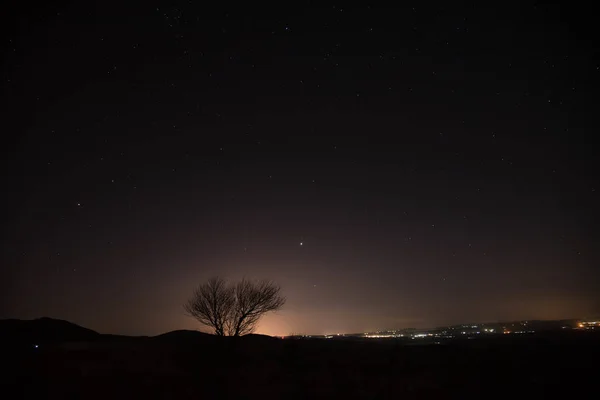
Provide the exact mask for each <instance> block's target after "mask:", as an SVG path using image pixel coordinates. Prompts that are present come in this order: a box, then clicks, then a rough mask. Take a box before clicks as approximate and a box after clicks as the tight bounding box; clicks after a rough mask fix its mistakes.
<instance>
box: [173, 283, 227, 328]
mask: <svg viewBox="0 0 600 400" xmlns="http://www.w3.org/2000/svg"><path fill="white" fill-rule="evenodd" d="M233 306H234V296H233V288H232V287H229V286H228V285H227V283H226V282H225V281H224V280H223V279H221V278H218V277H215V278H211V279H209V280H208V282H206V283H204V284H202V285H200V286H198V288H197V289H196V290H195V291H194V294H193V296H192V297H191V298H190V299H189V300H188V301H187V303H185V304H184V306H183V308H184V309H185V311H187V313H188V314H189V315H190V316H192V317H194V318H196V319H197V320H198V321H199V322H200V323H201V324H203V325H206V326H210V327H211V328H213V329H214V330H215V334H216V335H219V336H224V335H225V326H226V324H227V321H228V319H229V318H230V316H231V315H232V313H233V311H234V310H233Z"/></svg>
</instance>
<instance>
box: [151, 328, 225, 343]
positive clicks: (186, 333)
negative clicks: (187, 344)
mask: <svg viewBox="0 0 600 400" xmlns="http://www.w3.org/2000/svg"><path fill="white" fill-rule="evenodd" d="M214 337H215V336H214V335H211V334H209V333H204V332H200V331H192V330H186V329H180V330H176V331H171V332H166V333H163V334H160V335H157V336H153V337H152V339H155V340H163V341H169V340H173V341H189V340H206V339H207V338H214Z"/></svg>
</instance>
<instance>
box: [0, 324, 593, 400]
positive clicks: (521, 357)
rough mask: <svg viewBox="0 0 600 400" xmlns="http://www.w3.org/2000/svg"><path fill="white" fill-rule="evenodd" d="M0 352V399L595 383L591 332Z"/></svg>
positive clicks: (547, 390)
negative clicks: (0, 391) (421, 341)
mask: <svg viewBox="0 0 600 400" xmlns="http://www.w3.org/2000/svg"><path fill="white" fill-rule="evenodd" d="M102 336H103V335H102ZM413 343H414V342H413ZM3 345H4V346H3V347H4V349H3V350H2V351H3V357H2V364H4V365H3V366H2V370H3V371H6V372H4V373H3V374H4V375H3V377H2V380H3V381H4V382H3V386H4V387H5V388H6V389H4V391H5V392H8V393H11V395H10V396H8V397H4V396H2V397H3V398H7V399H8V398H10V399H14V398H31V399H34V398H35V399H43V398H60V399H65V398H86V399H115V398H123V399H138V398H139V399H154V398H165V399H166V398H178V399H186V398H209V399H221V398H236V399H243V398H249V399H290V398H291V399H296V398H298V399H304V398H306V399H309V398H330V399H331V398H344V399H351V398H368V399H386V398H402V399H406V398H463V399H464V398H476V397H477V398H511V399H512V398H516V399H521V398H550V397H551V398H560V397H563V396H564V397H568V398H575V397H577V396H581V395H587V396H592V397H588V398H594V397H595V396H594V395H595V394H597V389H595V382H596V380H597V379H598V376H600V374H598V372H600V369H599V368H598V366H599V362H600V357H599V356H600V334H598V333H593V332H575V331H569V332H553V333H547V334H534V335H525V336H517V335H500V336H498V337H495V338H481V339H475V340H466V339H465V340H455V341H452V342H449V343H446V344H438V345H436V344H428V345H417V346H411V345H405V344H403V343H402V342H399V341H397V340H395V339H386V340H381V341H376V340H372V339H371V340H362V341H360V340H336V339H329V340H323V339H275V338H270V337H265V336H258V335H253V336H250V337H243V338H238V339H237V340H236V339H231V338H216V337H212V336H208V335H203V334H199V333H195V332H189V331H187V332H186V331H182V332H173V333H170V334H167V335H163V336H160V337H154V338H126V337H116V336H113V337H105V338H104V339H103V340H95V341H92V342H80V343H77V344H70V345H68V346H66V345H60V346H59V345H56V344H47V345H39V347H38V348H35V347H33V346H24V345H23V346H11V345H10V343H6V342H4V343H3ZM559 396H560V397H559Z"/></svg>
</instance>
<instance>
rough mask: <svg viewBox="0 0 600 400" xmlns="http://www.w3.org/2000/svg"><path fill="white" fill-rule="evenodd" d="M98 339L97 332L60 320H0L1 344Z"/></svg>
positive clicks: (31, 343)
mask: <svg viewBox="0 0 600 400" xmlns="http://www.w3.org/2000/svg"><path fill="white" fill-rule="evenodd" d="M100 337H101V335H100V334H99V333H98V332H95V331H93V330H91V329H87V328H84V327H82V326H79V325H76V324H74V323H71V322H68V321H64V320H60V319H53V318H47V317H43V318H38V319H33V320H19V319H5V320H0V340H1V341H2V342H3V343H11V344H17V345H18V344H30V345H36V344H37V345H40V344H50V343H62V342H78V341H91V340H97V339H99V338H100Z"/></svg>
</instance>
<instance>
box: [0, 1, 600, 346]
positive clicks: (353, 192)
mask: <svg viewBox="0 0 600 400" xmlns="http://www.w3.org/2000/svg"><path fill="white" fill-rule="evenodd" d="M12 3H14V4H13V5H12V6H8V8H7V9H5V11H3V13H2V26H3V28H2V29H3V30H4V33H3V35H2V65H1V67H2V69H1V74H2V81H1V83H0V85H1V101H2V103H1V109H2V111H1V113H2V128H1V131H2V135H3V144H2V146H1V147H2V153H3V155H2V161H3V163H4V168H3V171H4V173H3V183H2V186H3V197H4V199H5V206H4V207H3V211H4V217H3V223H2V234H3V236H2V237H3V239H2V243H3V244H2V261H1V263H2V271H1V273H0V274H1V275H0V291H1V295H2V301H1V302H0V318H9V317H12V318H36V317H41V316H49V317H55V318H61V319H67V320H70V321H72V322H75V323H78V324H81V325H84V326H86V327H89V328H91V329H95V330H97V331H100V332H103V333H122V334H135V335H138V334H139V335H142V334H143V335H153V334H158V333H162V332H166V331H169V330H174V329H196V328H200V326H199V325H198V324H197V323H196V322H195V321H194V320H193V319H191V318H189V317H187V316H186V315H185V313H184V311H183V308H182V304H183V303H184V302H185V301H186V299H187V298H188V297H189V295H190V294H191V292H192V290H193V289H194V287H195V286H196V285H197V284H198V283H201V282H203V281H204V280H206V279H207V278H209V277H211V276H214V275H220V276H223V277H225V278H228V279H238V278H241V277H244V276H245V277H249V278H268V279H272V280H274V281H276V282H277V283H279V284H280V285H281V286H282V290H283V294H284V295H285V296H286V297H287V303H286V305H285V307H284V309H283V310H282V311H280V312H278V313H276V314H273V315H270V316H268V317H267V318H265V319H264V320H263V321H261V323H260V325H259V329H258V332H260V333H266V334H272V335H275V334H277V335H288V334H291V333H306V334H324V333H336V332H361V331H365V330H377V329H391V328H407V327H430V326H437V325H442V324H450V323H461V322H483V321H490V322H491V321H498V320H507V319H556V318H570V317H573V318H578V317H585V316H592V315H598V313H600V296H598V294H597V293H598V292H599V291H600V288H599V286H600V285H599V282H600V274H599V273H598V271H597V266H598V261H599V260H600V257H599V255H600V254H599V253H600V251H599V250H598V246H597V243H599V241H600V235H599V234H598V233H599V230H598V227H597V226H598V222H599V221H598V218H597V212H596V210H597V207H598V204H600V202H599V198H598V189H599V187H600V186H599V185H598V180H597V178H598V176H597V175H596V174H595V173H594V172H593V171H594V169H595V168H598V161H597V160H596V158H595V157H596V148H595V147H594V142H596V141H597V138H595V135H597V133H598V132H600V129H599V128H600V127H599V126H598V125H599V124H598V112H597V110H598V108H597V107H598V105H599V104H598V103H599V102H598V101H597V90H598V88H599V87H600V85H599V83H600V82H599V81H600V56H599V54H600V52H599V46H598V41H596V40H595V39H593V38H594V35H595V34H596V33H597V32H596V29H595V28H594V26H595V25H594V24H595V23H596V22H597V21H595V20H594V19H593V13H592V11H591V9H590V10H586V9H585V8H581V7H578V8H577V9H575V8H568V7H566V6H548V5H543V4H538V5H535V4H534V3H531V2H527V1H525V2H519V3H515V4H518V6H517V7H515V5H514V4H513V5H508V4H506V3H503V2H501V3H500V4H498V5H484V4H483V3H487V2H483V3H482V4H479V3H477V5H473V4H471V5H468V6H467V5H465V6H463V5H461V6H457V5H456V4H457V3H455V4H454V5H451V4H450V3H452V2H442V4H441V5H435V4H433V3H427V5H425V4H422V3H424V2H415V3H414V4H413V5H406V6H403V7H401V8H379V7H376V6H375V5H373V6H367V5H362V6H360V7H356V8H350V7H349V8H342V7H340V5H339V4H336V6H333V5H331V4H325V3H323V2H314V5H313V6H310V4H308V3H302V4H300V3H298V5H296V6H294V7H292V6H290V4H288V3H287V2H280V3H282V4H283V3H284V4H285V5H280V6H279V8H277V7H273V6H269V7H267V6H264V7H263V6H258V7H256V6H254V5H253V6H249V5H246V6H242V7H244V8H239V7H238V6H236V7H237V8H229V9H225V8H224V7H223V8H218V7H217V6H210V7H207V5H206V4H205V3H206V2H201V1H197V2H187V1H179V2H178V1H168V2H162V3H157V2H152V1H147V2H139V3H138V4H134V3H133V2H119V3H114V4H112V3H110V2H106V1H101V2H94V1H85V2H72V4H70V3H68V2H62V3H58V4H46V3H44V4H40V5H39V7H37V8H36V7H34V6H32V5H30V4H25V3H23V2H12ZM401 3H402V4H404V3H403V2H401ZM317 6H318V7H317Z"/></svg>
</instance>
